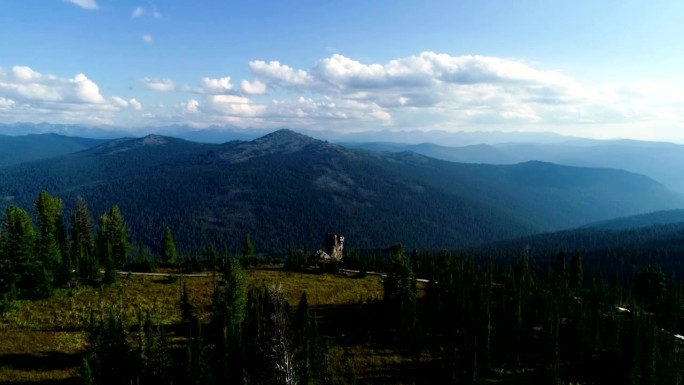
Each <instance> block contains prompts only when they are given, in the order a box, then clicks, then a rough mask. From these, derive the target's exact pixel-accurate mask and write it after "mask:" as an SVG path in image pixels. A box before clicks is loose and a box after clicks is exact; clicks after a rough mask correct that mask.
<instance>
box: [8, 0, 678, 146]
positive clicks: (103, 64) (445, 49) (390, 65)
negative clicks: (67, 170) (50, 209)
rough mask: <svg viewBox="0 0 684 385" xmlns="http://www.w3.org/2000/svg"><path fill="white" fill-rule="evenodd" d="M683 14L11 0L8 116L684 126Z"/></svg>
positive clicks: (159, 123)
mask: <svg viewBox="0 0 684 385" xmlns="http://www.w3.org/2000/svg"><path fill="white" fill-rule="evenodd" d="M682 15H684V2H681V1H663V0H654V1H649V2H644V1H632V0H620V1H616V0H601V1H596V0H588V1H586V0H574V1H560V0H558V1H552V0H516V1H511V0H491V1H489V0H448V1H442V0H422V1H402V0H392V1H390V0H373V1H368V0H364V1H355V0H345V1H337V0H325V1H322V0H301V1H300V0H279V1H268V0H265V1H227V0H223V1H218V0H202V1H176V0H165V1H145V2H137V1H128V0H0V123H16V122H34V123H38V122H48V123H54V124H81V125H88V126H95V127H101V128H102V129H103V130H106V129H112V127H117V128H121V129H124V130H127V131H130V132H132V133H144V132H146V131H150V130H154V129H155V128H158V127H165V126H171V125H184V126H188V127H191V128H193V129H201V128H205V127H210V126H215V127H239V128H244V129H245V130H248V129H253V128H258V129H265V128H266V129H271V128H272V129H277V128H292V129H295V130H296V129H298V128H299V129H306V130H314V131H315V130H334V131H338V132H363V131H412V130H421V131H429V130H442V131H449V132H455V131H469V132H470V131H503V132H508V131H531V132H555V133H560V134H563V135H571V136H583V137H592V138H632V139H644V140H667V141H675V142H684V71H682V68H684V39H682V38H681V37H682V36H684V20H682ZM0 130H1V128H0ZM1 133H2V132H0V134H1Z"/></svg>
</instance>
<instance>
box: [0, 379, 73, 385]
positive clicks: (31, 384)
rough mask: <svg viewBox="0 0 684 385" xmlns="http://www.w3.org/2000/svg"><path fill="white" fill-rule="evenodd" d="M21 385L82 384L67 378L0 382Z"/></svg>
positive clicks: (5, 384) (0, 384) (3, 384)
mask: <svg viewBox="0 0 684 385" xmlns="http://www.w3.org/2000/svg"><path fill="white" fill-rule="evenodd" d="M18 383H19V384H21V385H78V384H81V383H82V382H81V381H80V380H79V379H78V378H77V377H73V378H65V379H62V380H39V381H22V382H6V381H0V385H10V384H18Z"/></svg>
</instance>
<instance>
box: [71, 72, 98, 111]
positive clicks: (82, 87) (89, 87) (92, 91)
mask: <svg viewBox="0 0 684 385" xmlns="http://www.w3.org/2000/svg"><path fill="white" fill-rule="evenodd" d="M69 81H70V82H72V83H74V84H75V85H76V96H77V97H78V99H79V100H80V101H82V102H85V103H92V104H98V103H104V101H105V100H104V98H103V97H102V95H100V88H99V87H98V86H97V84H95V83H94V82H93V81H91V80H89V79H88V78H87V77H86V76H85V75H84V74H78V75H76V76H75V77H74V78H73V79H70V80H69Z"/></svg>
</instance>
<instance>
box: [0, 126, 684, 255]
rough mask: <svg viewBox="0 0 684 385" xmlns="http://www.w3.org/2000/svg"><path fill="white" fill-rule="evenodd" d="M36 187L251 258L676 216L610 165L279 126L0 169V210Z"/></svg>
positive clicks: (115, 147) (672, 202) (656, 188)
mask: <svg viewBox="0 0 684 385" xmlns="http://www.w3.org/2000/svg"><path fill="white" fill-rule="evenodd" d="M41 189H45V190H47V191H48V192H49V193H50V194H52V195H54V196H57V197H60V198H62V199H63V200H64V201H65V204H66V212H67V213H71V211H70V210H72V209H71V207H73V202H74V201H75V199H76V197H77V196H82V197H83V198H84V199H85V200H86V202H87V203H88V205H89V207H90V211H91V215H93V216H98V215H99V214H100V213H102V212H104V211H106V210H107V209H108V208H109V207H110V206H111V205H114V204H117V205H119V206H120V208H121V210H122V211H123V213H124V216H125V218H126V220H127V222H128V225H129V227H130V228H131V232H132V236H133V239H134V240H140V241H142V242H144V243H146V244H148V245H150V246H153V247H154V246H156V245H158V243H159V240H160V239H161V232H162V230H163V228H164V226H167V225H168V226H170V227H171V228H172V230H173V232H174V234H175V237H176V241H177V243H178V244H179V246H180V247H181V248H185V249H195V250H198V249H200V248H201V247H203V246H205V245H207V244H209V243H213V244H217V245H221V244H226V245H228V247H230V248H232V249H234V250H235V249H237V248H238V247H240V246H239V245H240V244H241V242H242V239H243V238H244V236H245V234H246V233H250V234H251V236H252V239H253V240H254V243H255V246H256V247H257V251H273V250H278V251H282V250H284V249H286V248H287V247H288V246H292V247H304V248H308V249H312V248H314V247H319V242H320V241H321V239H322V238H321V235H322V234H323V233H325V232H335V233H339V234H344V235H345V236H347V240H348V243H347V244H348V246H350V247H376V246H384V245H387V244H390V243H393V242H404V243H405V244H407V246H409V247H417V248H455V247H463V246H467V245H474V244H478V243H482V242H488V241H495V240H501V239H509V238H513V237H516V236H521V235H525V234H532V233H537V232H542V231H549V230H552V229H560V228H568V227H572V226H577V225H580V224H584V223H587V222H592V221H598V220H604V219H609V218H614V217H617V216H624V215H629V214H634V213H642V212H648V211H654V210H658V209H667V208H674V207H682V206H683V204H682V199H681V197H679V196H678V195H676V194H674V193H672V192H670V191H668V190H667V189H665V188H664V187H663V186H661V185H659V184H658V183H656V182H654V181H653V180H651V179H649V178H646V177H643V176H640V175H635V174H630V173H626V172H622V171H616V170H603V169H588V168H574V167H562V166H557V165H553V164H549V163H539V162H531V163H524V164H519V165H512V166H486V165H472V164H470V165H468V164H456V163H450V162H445V161H439V160H435V159H431V158H427V157H424V156H420V155H417V154H414V153H398V154H386V153H385V154H378V153H373V154H371V153H367V152H364V151H354V150H349V149H345V148H343V147H340V146H337V145H334V144H330V143H327V142H323V141H319V140H315V139H312V138H309V137H307V136H303V135H300V134H297V133H294V132H292V131H288V130H281V131H277V132H274V133H272V134H269V135H266V136H264V137H262V138H259V139H256V140H254V141H249V142H245V141H234V142H228V143H225V144H220V145H219V144H199V143H193V142H188V141H184V140H180V139H175V138H169V137H162V136H147V137H145V138H139V139H118V140H114V141H110V142H107V143H104V144H102V145H100V146H97V147H94V148H91V149H89V150H86V151H82V152H79V153H74V154H69V155H65V156H62V157H59V158H55V159H50V160H46V161H37V162H31V163H25V164H21V165H17V166H13V167H7V168H5V169H2V170H0V197H2V205H3V207H6V206H7V205H10V204H16V205H19V206H21V207H24V208H26V209H30V208H32V206H33V200H34V199H35V198H36V197H37V195H38V193H39V191H40V190H41Z"/></svg>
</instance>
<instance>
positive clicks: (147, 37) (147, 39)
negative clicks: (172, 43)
mask: <svg viewBox="0 0 684 385" xmlns="http://www.w3.org/2000/svg"><path fill="white" fill-rule="evenodd" d="M142 39H143V41H144V42H145V43H147V44H152V41H154V39H153V38H152V35H150V34H144V35H142Z"/></svg>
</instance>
